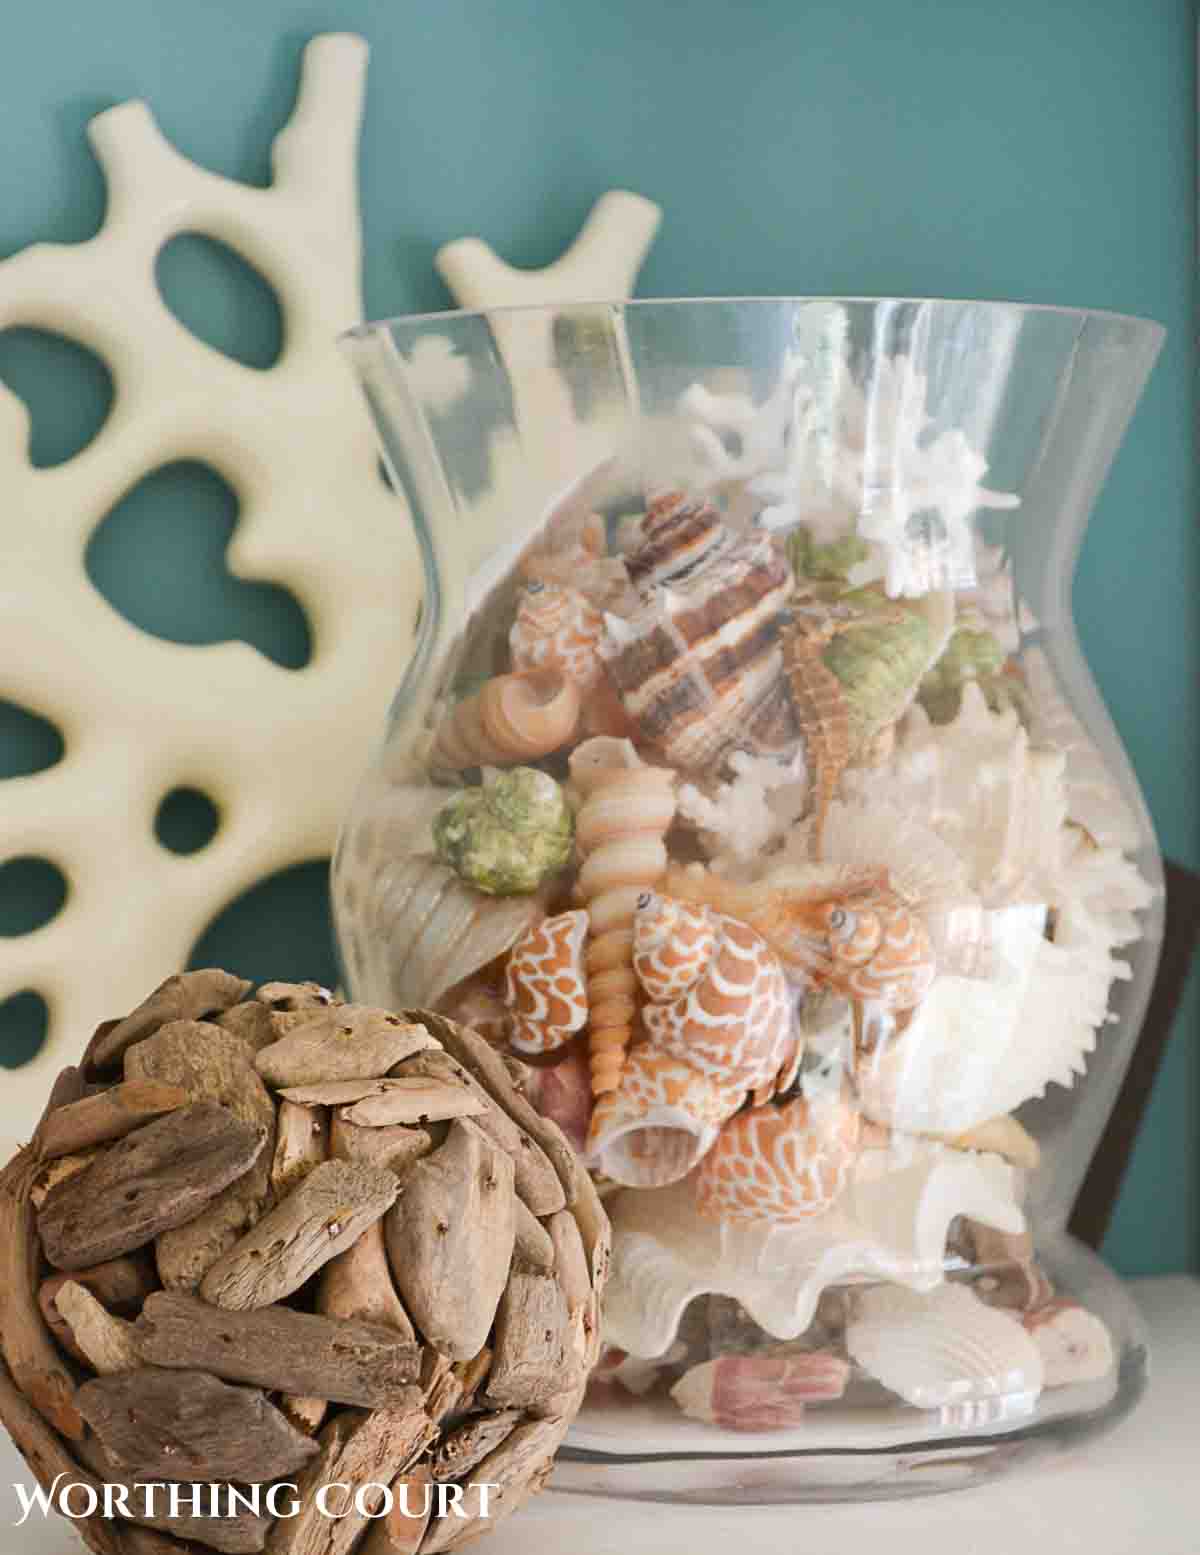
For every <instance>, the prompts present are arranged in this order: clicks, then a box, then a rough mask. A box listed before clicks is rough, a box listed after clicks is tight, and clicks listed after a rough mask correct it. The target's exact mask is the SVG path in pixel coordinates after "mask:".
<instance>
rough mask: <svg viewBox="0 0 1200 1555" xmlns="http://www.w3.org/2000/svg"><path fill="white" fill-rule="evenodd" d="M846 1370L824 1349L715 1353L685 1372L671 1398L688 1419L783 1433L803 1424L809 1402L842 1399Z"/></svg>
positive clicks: (844, 1364) (728, 1427)
mask: <svg viewBox="0 0 1200 1555" xmlns="http://www.w3.org/2000/svg"><path fill="white" fill-rule="evenodd" d="M849 1377H850V1366H849V1363H848V1362H847V1361H844V1360H843V1359H842V1358H841V1357H840V1356H838V1355H834V1354H833V1353H832V1352H830V1351H828V1350H812V1351H809V1352H807V1353H804V1354H796V1353H789V1354H787V1355H773V1354H772V1353H771V1352H770V1350H764V1351H760V1352H759V1353H758V1354H757V1355H718V1356H717V1358H716V1359H715V1360H711V1361H702V1362H701V1363H700V1365H699V1366H693V1367H691V1369H690V1370H688V1371H686V1372H684V1374H683V1376H682V1377H680V1379H679V1381H678V1382H677V1383H676V1384H675V1386H674V1387H673V1388H672V1389H671V1397H672V1398H673V1399H674V1400H675V1402H676V1403H677V1404H678V1405H679V1407H680V1409H681V1410H682V1411H683V1413H684V1414H685V1415H687V1416H689V1418H691V1419H692V1420H703V1421H704V1422H705V1423H706V1424H708V1425H718V1426H723V1427H724V1428H725V1429H726V1430H728V1431H781V1430H786V1429H788V1428H789V1427H794V1426H798V1425H802V1424H803V1422H804V1413H805V1410H806V1409H807V1407H808V1406H809V1405H810V1404H824V1403H828V1402H829V1401H830V1400H832V1399H838V1398H841V1396H842V1394H843V1393H844V1392H845V1391H846V1383H847V1381H848V1380H849Z"/></svg>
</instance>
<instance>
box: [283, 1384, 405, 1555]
mask: <svg viewBox="0 0 1200 1555" xmlns="http://www.w3.org/2000/svg"><path fill="white" fill-rule="evenodd" d="M434 1435H435V1427H434V1426H433V1424H432V1422H431V1421H430V1419H429V1416H428V1415H427V1414H426V1413H425V1411H424V1410H423V1409H403V1408H389V1409H377V1410H376V1411H375V1412H374V1413H373V1414H369V1415H363V1414H360V1413H359V1412H358V1411H356V1410H343V1412H342V1413H341V1414H340V1415H337V1416H335V1417H334V1419H332V1420H331V1421H330V1422H329V1424H328V1425H327V1426H326V1427H325V1429H324V1430H323V1431H322V1432H321V1435H320V1437H319V1438H318V1441H319V1444H320V1451H319V1453H318V1455H317V1457H315V1458H314V1459H313V1460H312V1462H311V1463H310V1464H309V1465H308V1467H307V1468H306V1469H305V1471H304V1473H303V1474H302V1475H301V1477H300V1479H299V1480H298V1482H297V1484H298V1493H297V1496H296V1499H297V1500H298V1501H299V1502H300V1504H301V1506H302V1508H303V1510H302V1511H301V1513H300V1515H299V1516H298V1517H294V1518H290V1519H288V1520H287V1521H280V1522H278V1523H277V1524H276V1525H275V1530H274V1532H273V1534H272V1536H271V1544H270V1552H271V1555H349V1551H350V1550H352V1549H353V1548H354V1547H355V1546H356V1545H357V1543H358V1540H359V1539H360V1538H361V1537H362V1534H363V1532H364V1531H365V1530H366V1528H367V1527H368V1526H369V1522H370V1519H369V1518H368V1517H367V1516H366V1515H364V1514H362V1513H360V1512H358V1511H357V1510H355V1508H354V1492H355V1490H357V1489H358V1487H359V1486H362V1485H364V1484H376V1485H380V1486H384V1485H388V1484H390V1483H391V1482H392V1480H394V1479H395V1478H396V1476H397V1475H398V1474H401V1473H403V1472H404V1471H406V1470H407V1469H409V1468H411V1467H412V1465H413V1464H414V1463H415V1461H416V1459H417V1458H418V1456H419V1455H420V1454H421V1453H422V1452H423V1451H424V1449H425V1448H426V1446H428V1444H429V1442H430V1441H431V1440H432V1439H433V1436H434ZM325 1485H349V1486H351V1487H353V1488H352V1489H351V1491H350V1493H349V1495H347V1494H346V1493H345V1492H344V1491H337V1492H329V1493H327V1495H326V1498H325V1499H326V1504H327V1506H328V1507H329V1510H330V1511H331V1512H332V1513H333V1514H334V1515H333V1516H322V1514H321V1510H320V1508H319V1507H318V1506H317V1491H318V1490H319V1489H320V1488H321V1487H322V1486H325ZM382 1500H383V1498H382V1495H381V1494H379V1493H378V1492H376V1493H375V1499H374V1502H373V1504H371V1503H368V1505H370V1506H371V1510H377V1509H378V1508H379V1506H380V1505H381V1504H382ZM343 1512H344V1513H345V1515H341V1514H343Z"/></svg>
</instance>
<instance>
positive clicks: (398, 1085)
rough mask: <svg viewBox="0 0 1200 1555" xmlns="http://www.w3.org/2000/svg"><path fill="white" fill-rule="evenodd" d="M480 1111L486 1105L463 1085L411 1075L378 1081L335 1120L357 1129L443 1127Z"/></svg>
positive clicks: (484, 1108) (482, 1110) (343, 1108)
mask: <svg viewBox="0 0 1200 1555" xmlns="http://www.w3.org/2000/svg"><path fill="white" fill-rule="evenodd" d="M484 1111H486V1104H485V1103H484V1102H483V1101H481V1100H480V1099H479V1097H478V1096H475V1095H473V1094H472V1092H471V1091H469V1090H468V1089H467V1087H466V1086H465V1085H460V1084H458V1083H457V1082H456V1083H454V1084H447V1083H445V1082H444V1081H439V1080H426V1079H423V1078H422V1077H421V1076H420V1075H412V1076H409V1077H407V1078H404V1077H402V1078H400V1079H398V1080H380V1081H379V1082H378V1089H377V1090H375V1091H373V1092H371V1094H369V1095H367V1096H364V1097H363V1098H362V1100H361V1101H358V1102H356V1103H355V1104H354V1105H353V1106H350V1107H342V1108H341V1109H340V1111H339V1116H340V1117H341V1118H343V1119H344V1120H345V1122H347V1123H355V1124H357V1125H358V1127H359V1128H386V1127H387V1126H388V1125H389V1124H392V1123H416V1124H418V1125H420V1124H425V1123H444V1122H446V1121H447V1120H448V1119H449V1118H472V1117H475V1116H476V1114H477V1113H480V1112H484Z"/></svg>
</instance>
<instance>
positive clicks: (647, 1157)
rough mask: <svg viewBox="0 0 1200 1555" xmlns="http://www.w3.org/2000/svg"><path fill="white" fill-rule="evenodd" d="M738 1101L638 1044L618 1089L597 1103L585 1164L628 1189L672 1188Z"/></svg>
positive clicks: (738, 1094)
mask: <svg viewBox="0 0 1200 1555" xmlns="http://www.w3.org/2000/svg"><path fill="white" fill-rule="evenodd" d="M744 1095H745V1093H744V1091H743V1090H742V1089H741V1088H740V1087H739V1086H736V1085H724V1084H722V1083H721V1082H719V1081H717V1080H714V1079H713V1078H712V1077H711V1076H709V1075H705V1074H702V1073H701V1072H700V1071H699V1070H698V1069H694V1068H693V1067H692V1066H691V1065H690V1064H686V1063H684V1062H683V1061H682V1060H681V1059H678V1058H676V1057H674V1056H673V1055H672V1054H670V1053H664V1052H662V1051H660V1050H658V1049H656V1048H654V1047H653V1046H651V1045H650V1044H649V1043H644V1042H642V1043H639V1044H638V1045H637V1046H636V1047H634V1048H632V1049H631V1050H630V1052H629V1054H628V1057H627V1058H626V1059H625V1062H624V1065H623V1067H622V1069H621V1075H620V1080H619V1082H618V1084H617V1087H616V1089H615V1090H611V1091H606V1092H605V1093H604V1094H603V1095H601V1096H600V1098H599V1099H598V1100H597V1102H596V1105H595V1108H594V1109H593V1111H592V1120H591V1125H590V1127H589V1129H588V1142H587V1154H586V1157H585V1159H586V1161H587V1163H588V1165H589V1166H591V1167H593V1168H595V1169H596V1170H598V1171H600V1172H602V1173H603V1174H604V1175H605V1176H606V1177H611V1178H612V1180H613V1181H614V1182H619V1183H621V1184H622V1185H623V1186H624V1187H627V1188H662V1187H665V1186H666V1185H667V1184H668V1183H672V1182H678V1181H679V1180H680V1179H681V1178H683V1177H686V1176H687V1174H688V1173H689V1172H690V1171H691V1170H692V1169H693V1167H695V1166H696V1164H697V1163H698V1162H699V1161H701V1160H702V1159H703V1158H704V1156H705V1154H706V1153H707V1152H708V1151H709V1150H710V1149H711V1148H712V1146H713V1144H714V1143H715V1142H716V1140H717V1136H718V1133H719V1131H720V1128H721V1125H722V1123H724V1122H725V1120H726V1119H727V1118H729V1117H732V1115H733V1114H734V1113H735V1112H736V1111H737V1109H738V1107H740V1106H741V1104H742V1100H743V1098H744Z"/></svg>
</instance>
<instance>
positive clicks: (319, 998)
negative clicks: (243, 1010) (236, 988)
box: [254, 982, 343, 1015]
mask: <svg viewBox="0 0 1200 1555" xmlns="http://www.w3.org/2000/svg"><path fill="white" fill-rule="evenodd" d="M254 997H255V999H256V1000H257V1001H258V1003H259V1004H263V1005H266V1007H267V1008H268V1009H269V1010H270V1011H271V1012H272V1013H273V1014H280V1015H290V1014H292V1013H293V1012H295V1011H297V1010H319V1009H322V1008H324V1007H325V1006H327V1005H331V1004H341V1003H342V1002H343V1001H342V1000H340V999H337V998H335V997H334V995H333V993H332V992H331V991H330V990H329V989H328V988H326V987H324V986H323V985H322V984H321V983H314V982H305V983H281V982H274V983H264V984H263V985H262V987H261V988H260V989H259V990H258V992H257V993H256V994H255V995H254Z"/></svg>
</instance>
